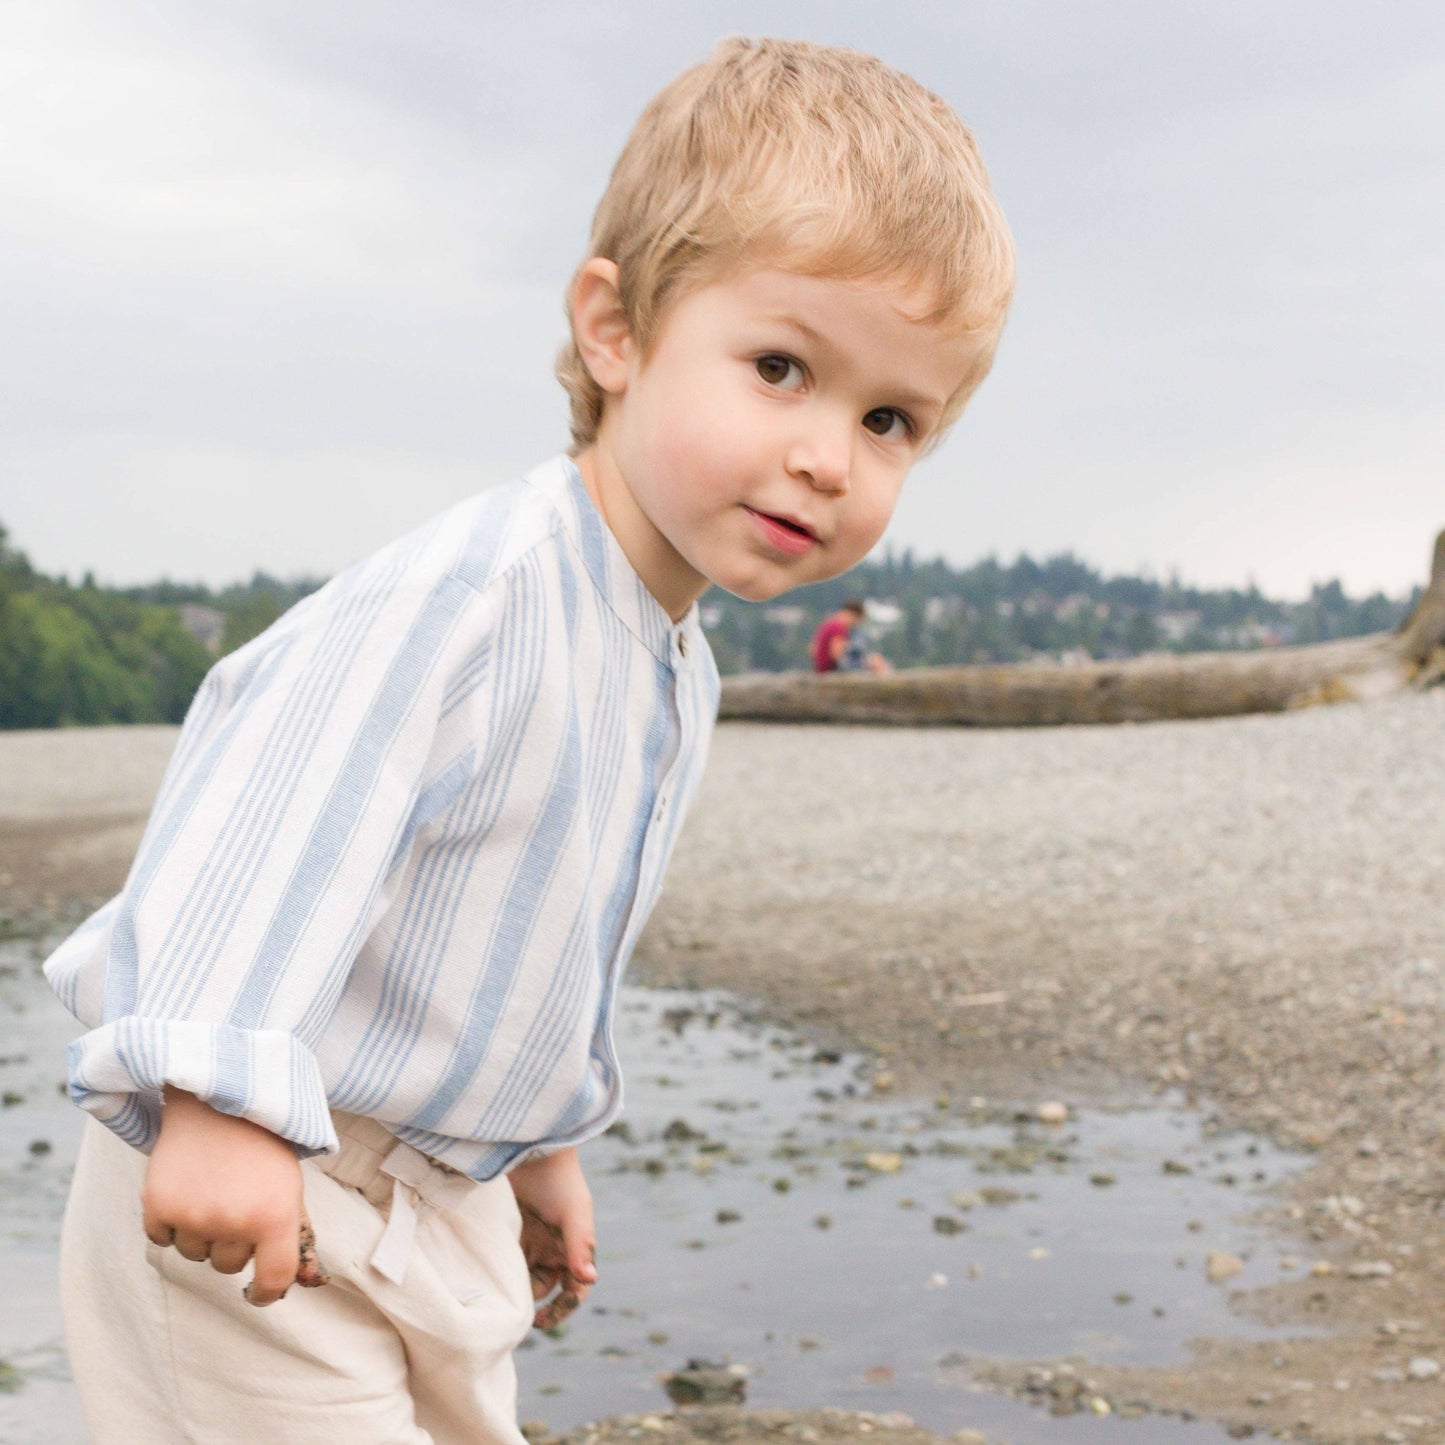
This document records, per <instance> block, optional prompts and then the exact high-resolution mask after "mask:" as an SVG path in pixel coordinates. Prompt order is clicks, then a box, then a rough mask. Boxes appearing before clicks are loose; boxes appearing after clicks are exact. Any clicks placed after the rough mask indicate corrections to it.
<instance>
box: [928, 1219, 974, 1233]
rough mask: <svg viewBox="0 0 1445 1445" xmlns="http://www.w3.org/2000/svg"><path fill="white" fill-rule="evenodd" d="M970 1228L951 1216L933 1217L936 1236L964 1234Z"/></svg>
mask: <svg viewBox="0 0 1445 1445" xmlns="http://www.w3.org/2000/svg"><path fill="white" fill-rule="evenodd" d="M967 1228H968V1225H966V1224H965V1223H964V1222H963V1221H962V1220H961V1219H955V1218H954V1217H953V1216H952V1215H951V1214H936V1215H934V1217H933V1232H934V1233H935V1234H962V1233H963V1231H964V1230H965V1229H967Z"/></svg>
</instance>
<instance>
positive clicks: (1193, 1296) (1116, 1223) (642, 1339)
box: [0, 942, 1297, 1445]
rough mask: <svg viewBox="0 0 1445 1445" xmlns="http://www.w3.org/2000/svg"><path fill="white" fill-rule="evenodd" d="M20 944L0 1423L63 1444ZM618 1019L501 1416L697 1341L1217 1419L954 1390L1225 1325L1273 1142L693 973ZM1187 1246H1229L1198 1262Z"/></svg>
mask: <svg viewBox="0 0 1445 1445" xmlns="http://www.w3.org/2000/svg"><path fill="white" fill-rule="evenodd" d="M43 956H44V950H43V949H42V948H39V947H37V946H34V945H31V944H28V943H23V942H22V943H15V942H11V943H3V944H0V1091H3V1093H4V1098H5V1100H6V1102H5V1105H4V1107H3V1108H0V1220H3V1221H4V1223H3V1227H0V1288H3V1300H4V1309H3V1310H0V1360H4V1361H7V1362H8V1363H9V1365H10V1366H12V1367H14V1369H15V1370H16V1371H17V1374H15V1375H12V1376H8V1377H7V1376H5V1374H4V1372H3V1370H0V1440H3V1441H5V1442H7V1445H32V1442H34V1445H39V1442H45V1445H82V1442H83V1441H84V1440H85V1433H84V1430H83V1427H82V1425H81V1422H80V1414H79V1409H78V1406H77V1405H76V1402H75V1398H74V1390H73V1387H72V1386H71V1385H70V1383H69V1379H68V1373H67V1370H66V1365H65V1358H64V1348H63V1344H62V1330H61V1321H60V1311H59V1305H58V1302H57V1300H56V1297H55V1249H56V1238H57V1236H58V1233H59V1221H60V1213H61V1209H62V1207H63V1204H64V1196H65V1188H66V1184H67V1182H68V1180H69V1176H70V1169H71V1165H72V1163H73V1160H74V1153H75V1147H76V1143H77V1141H78V1134H79V1123H80V1116H79V1113H78V1111H77V1110H75V1109H74V1107H73V1106H72V1105H71V1104H69V1102H68V1101H67V1100H66V1099H65V1098H64V1096H63V1093H62V1092H61V1091H60V1089H59V1088H58V1084H59V1081H60V1079H61V1076H62V1073H63V1053H64V1045H65V1043H66V1041H67V1040H68V1039H69V1038H71V1037H72V1036H73V1035H74V1033H75V1031H76V1029H75V1025H74V1023H73V1022H72V1021H71V1020H70V1018H69V1016H68V1015H67V1014H66V1013H65V1012H64V1010H63V1009H61V1008H60V1006H59V1004H58V1003H56V1002H55V1000H54V999H53V998H52V997H51V995H50V993H49V991H48V990H47V989H46V988H45V986H44V983H43V980H41V979H40V977H39V968H38V959H39V958H40V957H43ZM618 1032H619V1051H620V1053H621V1056H622V1058H623V1061H624V1066H625V1068H626V1073H627V1079H628V1090H627V1093H628V1097H627V1109H626V1112H625V1115H624V1122H623V1123H622V1124H621V1125H620V1126H618V1127H616V1128H615V1129H614V1130H613V1131H612V1132H610V1133H609V1134H608V1135H607V1136H605V1137H603V1138H602V1139H599V1140H596V1141H594V1142H593V1143H592V1144H590V1145H588V1146H587V1149H586V1154H585V1159H586V1163H587V1168H588V1174H589V1177H590V1179H591V1181H592V1186H593V1191H594V1194H595V1196H596V1200H597V1209H598V1238H599V1260H598V1263H599V1268H600V1271H601V1275H602V1283H601V1285H600V1286H599V1287H598V1288H597V1289H596V1290H595V1291H594V1292H593V1295H592V1297H591V1299H590V1300H589V1301H588V1303H587V1304H586V1305H585V1306H584V1307H583V1309H582V1310H581V1311H580V1312H579V1314H578V1315H577V1316H576V1317H575V1318H574V1319H573V1320H572V1321H569V1323H568V1325H567V1326H566V1327H565V1329H564V1331H563V1332H561V1334H560V1336H559V1337H557V1338H543V1337H541V1336H533V1338H532V1340H531V1341H530V1342H529V1346H528V1347H527V1348H525V1349H524V1350H522V1351H521V1352H520V1353H519V1354H518V1357H517V1358H518V1368H519V1372H520V1375H521V1412H522V1416H523V1418H540V1419H544V1420H546V1421H548V1423H549V1424H550V1425H551V1426H552V1427H553V1428H555V1429H561V1428H567V1427H570V1426H571V1425H573V1424H577V1423H580V1422H582V1421H584V1420H588V1419H595V1418H599V1417H601V1416H604V1415H610V1414H616V1413H620V1412H629V1413H631V1412H641V1411H650V1410H662V1409H666V1408H668V1403H669V1402H668V1400H667V1397H666V1395H665V1394H664V1392H663V1389H662V1386H661V1383H660V1380H661V1378H662V1377H663V1376H665V1375H667V1374H669V1373H671V1372H673V1371H676V1370H678V1369H680V1368H681V1367H683V1366H685V1365H686V1364H687V1362H688V1361H689V1360H690V1359H704V1360H708V1361H713V1362H717V1363H719V1364H725V1365H727V1364H730V1365H733V1366H737V1367H742V1368H743V1369H745V1371H746V1374H745V1376H743V1378H744V1379H745V1386H746V1391H747V1401H748V1403H749V1404H750V1405H756V1406H759V1407H768V1406H790V1407H799V1408H801V1407H805V1406H806V1407H815V1406H818V1405H821V1404H831V1405H841V1406H846V1407H850V1408H855V1409H864V1410H873V1411H877V1412H880V1413H883V1412H889V1411H902V1412H905V1413H907V1414H909V1415H911V1416H913V1417H914V1418H915V1419H917V1420H918V1421H920V1422H921V1423H922V1424H924V1425H927V1426H929V1427H930V1428H932V1429H935V1430H938V1431H939V1432H940V1433H944V1434H947V1433H951V1432H952V1431H953V1430H955V1429H958V1428H960V1427H961V1426H971V1427H973V1428H975V1429H982V1430H985V1431H987V1432H988V1434H989V1435H990V1437H992V1438H996V1439H999V1440H1005V1441H1009V1442H1013V1445H1026V1442H1032V1441H1069V1442H1072V1441H1081V1442H1082V1441H1098V1442H1100V1445H1108V1442H1112V1441H1136V1442H1143V1441H1146V1440H1147V1441H1148V1442H1149V1445H1171V1442H1175V1441H1179V1442H1183V1445H1189V1442H1199V1445H1208V1442H1210V1441H1217V1440H1223V1439H1225V1438H1226V1436H1225V1434H1224V1432H1223V1431H1222V1430H1220V1429H1218V1428H1216V1427H1212V1426H1206V1425H1201V1424H1186V1423H1184V1422H1181V1421H1178V1420H1173V1419H1167V1418H1162V1417H1160V1416H1151V1417H1149V1418H1148V1419H1147V1420H1139V1421H1129V1420H1121V1419H1119V1418H1117V1417H1113V1416H1111V1417H1103V1418H1098V1417H1094V1416H1092V1415H1088V1414H1082V1415H1075V1416H1070V1417H1066V1418H1062V1419H1055V1418H1052V1417H1050V1416H1048V1415H1046V1414H1045V1413H1043V1412H1042V1411H1040V1410H1037V1409H1034V1408H1032V1407H1030V1406H1028V1405H1026V1404H1024V1403H1022V1402H1020V1401H1016V1400H1013V1399H1010V1398H1007V1397H1005V1396H1001V1395H997V1394H993V1393H977V1392H975V1391H974V1390H973V1389H971V1388H970V1384H969V1379H970V1376H969V1361H970V1360H976V1359H983V1358H986V1357H988V1356H1012V1357H1019V1358H1030V1359H1033V1358H1044V1357H1054V1356H1062V1355H1067V1354H1071V1353H1078V1354H1081V1355H1083V1356H1085V1357H1087V1358H1089V1359H1096V1360H1100V1359H1108V1360H1130V1361H1140V1362H1154V1361H1168V1360H1173V1359H1178V1358H1182V1357H1183V1355H1184V1353H1185V1352H1184V1350H1183V1348H1182V1342H1183V1341H1184V1340H1186V1339H1188V1338H1189V1337H1191V1336H1194V1335H1199V1334H1239V1333H1242V1332H1244V1331H1246V1330H1247V1329H1249V1328H1250V1327H1249V1326H1248V1325H1247V1324H1245V1323H1244V1322H1242V1321H1240V1320H1239V1319H1237V1318H1236V1317H1234V1316H1232V1315H1231V1314H1230V1313H1229V1311H1228V1309H1227V1304H1226V1291H1227V1290H1228V1289H1230V1288H1233V1287H1235V1286H1238V1285H1243V1286H1249V1285H1251V1284H1257V1283H1265V1282H1268V1281H1271V1280H1274V1279H1277V1278H1279V1277H1280V1275H1281V1273H1282V1270H1283V1265H1282V1257H1283V1255H1284V1254H1285V1253H1286V1251H1285V1248H1284V1246H1282V1245H1278V1244H1276V1243H1274V1242H1271V1241H1270V1240H1268V1239H1266V1238H1265V1237H1263V1236H1261V1235H1259V1234H1258V1233H1255V1232H1252V1231H1251V1230H1250V1229H1249V1227H1248V1226H1247V1225H1246V1224H1244V1223H1241V1222H1240V1220H1239V1216H1240V1215H1241V1214H1243V1213H1245V1212H1247V1211H1248V1210H1249V1208H1250V1205H1251V1196H1252V1195H1253V1194H1254V1192H1255V1191H1257V1190H1258V1189H1260V1188H1262V1187H1265V1186H1268V1185H1269V1184H1272V1183H1274V1182H1276V1181H1278V1180H1279V1179H1281V1178H1283V1177H1284V1176H1285V1175H1287V1174H1288V1173H1289V1171H1290V1170H1291V1169H1293V1168H1295V1167H1297V1163H1296V1161H1293V1160H1291V1159H1289V1158H1287V1157H1285V1156H1283V1155H1281V1154H1280V1153H1279V1152H1278V1151H1276V1150H1274V1149H1272V1148H1271V1147H1270V1146H1269V1145H1267V1144H1264V1143H1262V1142H1259V1141H1255V1140H1252V1139H1250V1138H1249V1137H1247V1136H1243V1135H1237V1134H1233V1135H1223V1134H1212V1133H1211V1132H1210V1131H1209V1130H1208V1127H1207V1125H1206V1123H1205V1121H1204V1120H1202V1119H1201V1118H1200V1117H1199V1115H1197V1114H1195V1113H1191V1112H1188V1111H1185V1110H1182V1109H1172V1110H1171V1109H1166V1108H1154V1109H1148V1110H1139V1111H1133V1112H1124V1113H1102V1112H1101V1113H1085V1114H1084V1115H1082V1116H1080V1117H1077V1118H1073V1119H1070V1120H1069V1121H1068V1122H1067V1123H1065V1124H1063V1125H1061V1126H1047V1125H1043V1124H1040V1123H1038V1122H1037V1121H1036V1120H1034V1119H1033V1118H1032V1116H1027V1117H1017V1118H1016V1117H1015V1114H1014V1111H1013V1109H1012V1108H1011V1107H1008V1106H1005V1105H1002V1104H1000V1105H993V1104H991V1103H987V1102H984V1101H977V1100H976V1101H972V1103H970V1101H966V1100H965V1101H958V1102H956V1103H955V1104H954V1105H951V1106H950V1107H949V1108H948V1109H940V1108H938V1107H936V1105H935V1104H934V1102H933V1101H926V1100H925V1101H921V1102H920V1101H917V1100H911V1101H897V1100H894V1099H893V1098H892V1096H891V1093H890V1092H889V1091H886V1090H885V1091H879V1090H878V1089H876V1088H875V1087H874V1078H875V1071H874V1069H873V1067H871V1066H870V1065H868V1064H867V1062H866V1061H864V1060H863V1059H861V1058H857V1057H843V1058H839V1057H837V1056H836V1055H829V1054H826V1053H822V1052H820V1051H819V1050H818V1049H817V1048H816V1047H815V1046H813V1045H811V1044H809V1043H807V1042H806V1041H805V1040H803V1039H801V1038H799V1037H798V1036H796V1035H791V1034H788V1033H786V1032H784V1031H782V1030H780V1029H777V1028H775V1027H772V1026H770V1025H767V1024H766V1023H763V1022H760V1021H758V1020H756V1019H754V1018H751V1017H750V1016H749V1015H748V1014H747V1013H746V1012H744V1011H743V1010H741V1009H740V1008H739V1007H738V1005H737V1004H736V1003H734V1002H731V1001H729V1000H728V999H727V998H725V997H724V996H722V995H717V994H697V993H681V992H675V991H667V990H647V989H640V988H639V989H629V990H626V991H625V992H624V994H623V1001H622V1006H621V1009H620V1013H619V1019H618ZM1226 1179H1228V1180H1230V1181H1232V1182H1230V1183H1225V1182H1223V1181H1224V1180H1226ZM1110 1181H1112V1182H1110ZM1211 1250H1225V1251H1228V1252H1230V1253H1232V1254H1235V1255H1238V1256H1240V1257H1241V1258H1243V1259H1244V1261H1245V1268H1244V1271H1243V1273H1242V1274H1240V1275H1239V1276H1238V1277H1237V1278H1236V1279H1234V1280H1231V1281H1230V1283H1229V1284H1228V1285H1226V1286H1223V1287H1221V1286H1218V1285H1211V1284H1209V1283H1208V1282H1207V1280H1206V1278H1205V1272H1204V1260H1205V1256H1206V1254H1207V1253H1208V1252H1209V1251H1211ZM7 1380H8V1383H9V1385H10V1386H13V1387H14V1388H13V1389H10V1388H7Z"/></svg>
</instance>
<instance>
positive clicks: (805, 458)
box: [785, 413, 853, 492]
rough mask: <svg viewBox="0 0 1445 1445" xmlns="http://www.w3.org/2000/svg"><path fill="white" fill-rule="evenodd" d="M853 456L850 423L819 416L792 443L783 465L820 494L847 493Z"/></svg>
mask: <svg viewBox="0 0 1445 1445" xmlns="http://www.w3.org/2000/svg"><path fill="white" fill-rule="evenodd" d="M852 457H853V428H852V423H851V420H850V421H847V422H840V420H839V419H837V418H834V417H824V416H821V415H818V414H816V413H815V414H814V415H813V416H811V417H810V418H809V419H808V421H807V424H806V425H805V426H804V428H802V429H801V430H800V431H799V433H798V435H797V436H795V437H794V438H793V440H792V443H791V445H790V446H789V448H788V453H787V459H786V462H785V465H786V466H787V469H788V472H789V473H790V474H791V475H792V476H795V477H801V478H803V479H804V480H805V481H806V482H807V483H808V484H809V486H811V487H814V488H815V489H816V490H818V491H820V492H846V491H847V490H848V471H849V467H850V466H851V464H852Z"/></svg>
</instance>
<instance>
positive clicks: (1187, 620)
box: [1154, 610, 1200, 642]
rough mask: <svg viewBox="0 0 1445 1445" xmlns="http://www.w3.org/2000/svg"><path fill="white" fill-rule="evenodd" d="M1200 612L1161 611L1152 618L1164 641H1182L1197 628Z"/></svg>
mask: <svg viewBox="0 0 1445 1445" xmlns="http://www.w3.org/2000/svg"><path fill="white" fill-rule="evenodd" d="M1199 619H1200V614H1199V613H1198V612H1196V611H1193V610H1191V611H1188V612H1161V613H1159V614H1158V615H1157V616H1156V617H1155V618H1154V625H1155V627H1157V628H1158V629H1159V635H1160V637H1162V638H1163V639H1164V640H1165V642H1183V641H1184V639H1185V638H1186V637H1188V636H1189V635H1190V633H1193V632H1197V631H1198V630H1199Z"/></svg>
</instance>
